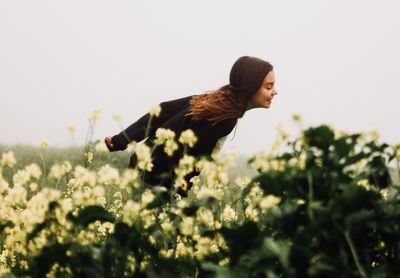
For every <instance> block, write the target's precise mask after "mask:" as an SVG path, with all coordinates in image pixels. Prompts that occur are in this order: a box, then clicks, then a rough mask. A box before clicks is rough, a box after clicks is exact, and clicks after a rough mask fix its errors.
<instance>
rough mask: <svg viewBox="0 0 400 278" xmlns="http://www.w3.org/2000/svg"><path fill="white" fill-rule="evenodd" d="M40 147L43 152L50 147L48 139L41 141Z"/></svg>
mask: <svg viewBox="0 0 400 278" xmlns="http://www.w3.org/2000/svg"><path fill="white" fill-rule="evenodd" d="M39 146H40V148H41V149H42V150H44V149H46V148H47V147H48V146H49V141H47V140H46V139H43V140H42V141H40V144H39Z"/></svg>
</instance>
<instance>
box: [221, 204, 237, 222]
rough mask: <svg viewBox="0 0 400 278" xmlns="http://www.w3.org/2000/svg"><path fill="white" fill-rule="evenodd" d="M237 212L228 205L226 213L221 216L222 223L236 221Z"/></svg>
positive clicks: (225, 209)
mask: <svg viewBox="0 0 400 278" xmlns="http://www.w3.org/2000/svg"><path fill="white" fill-rule="evenodd" d="M236 217H237V216H236V211H235V210H234V209H233V208H232V207H231V206H230V205H226V207H225V208H224V211H223V212H222V214H221V220H222V221H234V220H235V219H236Z"/></svg>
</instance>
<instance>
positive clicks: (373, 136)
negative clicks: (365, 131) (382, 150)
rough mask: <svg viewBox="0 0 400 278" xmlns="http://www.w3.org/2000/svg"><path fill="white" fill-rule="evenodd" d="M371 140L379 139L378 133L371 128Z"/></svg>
mask: <svg viewBox="0 0 400 278" xmlns="http://www.w3.org/2000/svg"><path fill="white" fill-rule="evenodd" d="M370 136H371V140H373V141H376V140H378V139H379V137H380V134H379V132H378V131H377V130H373V131H371V132H370Z"/></svg>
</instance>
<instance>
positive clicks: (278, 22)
mask: <svg viewBox="0 0 400 278" xmlns="http://www.w3.org/2000/svg"><path fill="white" fill-rule="evenodd" d="M399 10H400V3H399V1H395V0H393V1H367V0H357V1H352V0H346V1H345V0H340V1H338V0H336V1H326V0H325V1H321V0H314V1H308V0H304V1H265V0H264V1H232V0H231V1H188V0H186V1H184V0H182V1H176V0H169V1H98V0H96V1H94V0H92V1H82V0H80V1H54V0H49V1H42V0H37V1H28V0H25V1H5V0H3V1H0V97H1V117H0V126H1V130H0V143H1V144H17V143H24V144H34V145H38V144H39V142H40V141H41V140H42V139H47V140H48V141H49V144H50V145H52V146H68V145H70V144H72V139H71V136H70V134H69V133H68V130H67V125H68V123H74V124H75V125H76V126H77V132H76V134H75V139H76V142H77V143H78V144H83V143H84V140H85V135H86V130H87V127H88V117H89V115H90V113H91V112H92V111H93V110H95V109H98V110H100V111H101V117H100V119H99V122H98V123H97V125H96V127H95V133H94V136H93V139H101V140H103V138H104V137H106V136H112V135H115V134H117V133H118V132H119V131H120V128H119V126H118V124H117V123H116V122H115V121H114V120H113V119H112V115H113V114H114V113H120V114H121V115H122V121H123V123H124V125H125V127H127V126H128V125H130V124H131V123H133V122H135V121H136V120H137V119H138V118H139V117H141V116H142V115H143V114H144V113H146V112H147V111H148V110H149V108H150V107H151V106H153V105H155V104H158V103H159V102H162V101H165V100H172V99H175V98H179V97H184V96H187V95H190V94H197V93H200V92H202V91H206V90H212V89H216V88H218V87H220V86H222V85H225V84H227V83H228V82H229V71H230V68H231V66H232V65H233V63H234V62H235V60H236V59H237V58H239V57H240V56H243V55H250V56H256V57H259V58H262V59H264V60H267V61H269V62H270V63H272V64H273V66H274V71H275V77H276V88H277V91H278V95H277V96H276V97H275V98H274V101H273V103H272V105H271V107H270V108H269V109H261V108H259V109H254V110H250V111H248V112H247V113H246V114H245V116H244V117H243V118H242V119H240V120H239V123H238V126H237V130H236V134H235V136H234V138H233V134H234V131H232V133H231V134H230V135H229V136H228V138H227V139H226V141H225V144H224V146H223V148H222V151H225V150H227V149H228V148H235V149H236V150H237V152H238V153H242V154H253V153H255V152H258V151H261V150H264V151H267V152H268V149H269V148H270V145H271V143H272V141H273V140H274V139H275V138H276V131H275V126H276V125H277V124H278V123H282V124H284V125H285V126H287V127H288V128H291V127H292V124H291V121H290V117H291V115H292V114H293V113H300V114H301V115H302V116H303V118H304V126H310V125H317V124H322V123H327V124H331V125H333V126H334V127H336V128H337V129H340V130H346V131H349V132H358V131H364V132H365V131H371V130H377V131H379V133H380V134H381V136H382V137H381V138H382V140H384V141H386V142H389V143H396V142H399V141H400V129H399V128H398V123H397V120H396V119H400V109H399V105H400V96H399V93H400V85H399V76H398V75H399V73H400V54H399V49H400V31H399V30H400V17H399V16H398V13H399Z"/></svg>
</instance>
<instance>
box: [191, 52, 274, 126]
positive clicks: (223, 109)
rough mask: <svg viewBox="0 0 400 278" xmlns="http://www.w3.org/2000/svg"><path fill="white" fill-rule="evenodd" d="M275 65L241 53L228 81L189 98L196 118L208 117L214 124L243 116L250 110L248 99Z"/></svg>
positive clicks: (193, 115)
mask: <svg viewBox="0 0 400 278" xmlns="http://www.w3.org/2000/svg"><path fill="white" fill-rule="evenodd" d="M272 70H273V66H272V65H271V64H270V63H269V62H267V61H264V60H262V59H260V58H257V57H254V56H242V57H240V58H238V59H237V60H236V62H235V63H234V64H233V66H232V68H231V71H230V74H229V84H226V85H224V86H222V87H219V88H218V89H216V90H211V91H206V92H205V93H203V94H200V95H196V96H193V97H192V98H191V100H190V106H191V111H190V112H189V113H187V114H186V115H191V116H192V118H193V119H194V120H201V119H207V120H208V121H210V122H211V123H212V125H215V124H217V123H218V122H221V121H223V120H226V119H230V118H234V119H236V118H241V117H243V115H244V113H245V112H246V110H247V103H248V100H249V99H250V98H251V97H252V96H253V94H255V93H256V92H257V91H258V89H259V88H260V87H261V85H262V82H263V81H264V78H265V76H266V75H267V74H268V72H270V71H272Z"/></svg>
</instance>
